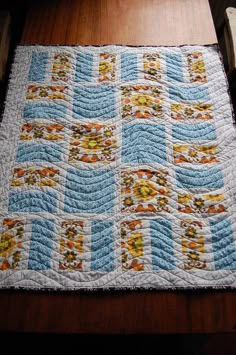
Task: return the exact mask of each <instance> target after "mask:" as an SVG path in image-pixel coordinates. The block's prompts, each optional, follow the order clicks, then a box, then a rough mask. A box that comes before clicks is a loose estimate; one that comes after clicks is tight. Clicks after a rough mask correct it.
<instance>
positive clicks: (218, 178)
mask: <svg viewBox="0 0 236 355" xmlns="http://www.w3.org/2000/svg"><path fill="white" fill-rule="evenodd" d="M176 180H177V186H178V187H181V188H184V187H186V188H194V187H204V188H209V189H210V188H215V189H219V188H221V187H223V186H224V180H223V174H222V171H221V170H220V169H208V170H200V169H184V168H182V169H177V170H176Z"/></svg>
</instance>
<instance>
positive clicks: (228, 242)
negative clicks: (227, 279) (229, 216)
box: [210, 220, 236, 270]
mask: <svg viewBox="0 0 236 355" xmlns="http://www.w3.org/2000/svg"><path fill="white" fill-rule="evenodd" d="M210 226H211V233H212V246H213V252H214V261H215V268H216V270H221V269H225V270H236V250H235V241H234V237H233V230H232V225H231V222H230V221H229V220H211V221H210Z"/></svg>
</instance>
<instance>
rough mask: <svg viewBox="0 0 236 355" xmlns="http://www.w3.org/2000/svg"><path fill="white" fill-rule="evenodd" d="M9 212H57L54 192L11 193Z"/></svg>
mask: <svg viewBox="0 0 236 355" xmlns="http://www.w3.org/2000/svg"><path fill="white" fill-rule="evenodd" d="M8 211H9V212H50V213H54V212H57V194H56V193H55V192H35V191H30V192H11V193H10V194H9V206H8Z"/></svg>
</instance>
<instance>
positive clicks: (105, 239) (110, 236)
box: [91, 221, 114, 271]
mask: <svg viewBox="0 0 236 355" xmlns="http://www.w3.org/2000/svg"><path fill="white" fill-rule="evenodd" d="M113 228H114V227H113V222H112V221H92V226H91V231H92V235H91V270H93V271H113V270H114V231H113Z"/></svg>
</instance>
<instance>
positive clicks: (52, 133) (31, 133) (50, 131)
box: [20, 122, 65, 141]
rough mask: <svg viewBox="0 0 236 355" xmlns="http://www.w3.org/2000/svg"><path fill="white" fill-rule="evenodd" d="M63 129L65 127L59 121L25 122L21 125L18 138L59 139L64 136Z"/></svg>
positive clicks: (26, 139) (27, 139) (29, 139)
mask: <svg viewBox="0 0 236 355" xmlns="http://www.w3.org/2000/svg"><path fill="white" fill-rule="evenodd" d="M64 130H65V127H64V126H63V125H62V124H60V123H41V122H30V123H28V122H27V123H24V124H23V125H22V126H21V134H20V140H22V141H32V140H39V139H45V140H47V141H60V140H62V139H64V138H65V135H64V134H63V133H64Z"/></svg>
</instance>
